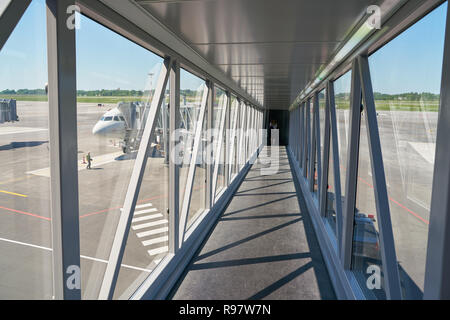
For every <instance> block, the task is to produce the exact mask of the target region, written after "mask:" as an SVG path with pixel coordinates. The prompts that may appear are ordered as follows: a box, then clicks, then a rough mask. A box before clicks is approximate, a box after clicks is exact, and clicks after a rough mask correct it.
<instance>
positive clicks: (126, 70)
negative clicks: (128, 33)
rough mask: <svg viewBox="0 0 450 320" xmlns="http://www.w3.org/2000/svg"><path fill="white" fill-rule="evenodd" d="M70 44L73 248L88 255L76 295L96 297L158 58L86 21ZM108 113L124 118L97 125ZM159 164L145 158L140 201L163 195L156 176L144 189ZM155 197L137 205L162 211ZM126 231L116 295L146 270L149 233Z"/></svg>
mask: <svg viewBox="0 0 450 320" xmlns="http://www.w3.org/2000/svg"><path fill="white" fill-rule="evenodd" d="M76 42H77V43H76V44H77V47H76V54H77V87H78V90H79V92H78V105H77V121H78V154H79V156H78V165H79V171H78V181H79V182H78V185H79V207H80V244H81V254H82V256H84V257H91V258H89V259H84V258H82V259H81V269H82V270H81V274H82V296H83V298H84V299H96V298H97V297H98V294H99V290H100V286H101V284H102V280H103V276H104V272H105V270H106V261H107V260H108V258H109V255H110V252H111V246H112V242H113V239H114V235H115V231H116V228H117V224H118V221H119V218H120V214H121V208H122V207H123V203H124V200H125V195H126V192H127V189H128V184H129V180H130V177H131V173H132V170H133V167H134V164H135V158H136V154H137V152H138V149H139V147H140V139H141V137H142V133H143V130H144V128H145V123H146V119H147V116H148V110H149V106H150V103H151V101H152V99H153V94H154V90H155V86H156V82H157V79H158V77H159V73H160V70H161V66H162V58H160V57H158V56H156V55H155V54H153V53H151V52H150V51H148V50H146V49H144V48H142V47H140V46H138V45H137V44H135V43H133V42H131V41H129V40H128V39H126V38H124V37H122V36H120V35H118V34H117V33H115V32H113V31H111V30H109V29H107V28H105V27H103V26H101V25H100V24H98V23H96V22H94V21H93V20H91V19H89V18H87V17H85V16H81V28H80V29H79V30H77V34H76ZM105 50H106V52H108V54H105ZM118 61H120V63H117V62H118ZM115 116H122V117H124V118H125V120H126V121H125V122H121V121H99V120H101V118H102V117H104V118H105V120H108V119H109V120H113V118H114V117H115ZM89 158H91V161H90V159H89ZM159 160H160V159H158V158H155V157H150V158H149V159H148V164H147V169H146V172H145V175H144V180H143V184H142V192H141V193H140V198H139V201H141V200H142V199H143V198H142V197H145V198H150V197H160V198H161V199H164V197H167V188H166V186H167V182H166V181H167V180H165V176H164V175H163V174H162V173H161V176H158V179H160V181H159V182H158V183H157V184H156V185H155V186H154V188H153V190H151V192H150V191H149V192H148V190H149V185H152V184H154V182H152V176H154V172H155V171H157V170H160V171H162V172H163V171H164V170H165V169H163V168H158V164H157V162H158V161H159ZM89 166H90V169H88V167H89ZM150 189H151V188H150ZM150 193H151V194H150ZM141 196H142V197H141ZM160 198H158V199H159V201H157V200H156V199H155V200H154V201H148V202H145V203H139V204H138V205H143V204H147V205H148V204H149V202H151V203H152V205H153V207H152V208H155V209H157V212H161V213H164V212H163V210H164V209H165V208H166V206H165V205H163V204H162V203H160V201H163V200H161V199H160ZM164 201H165V200H164ZM136 211H140V210H139V208H138V209H137V210H136ZM155 213H156V212H155ZM145 216H147V215H145ZM136 217H137V215H136ZM132 226H133V227H134V226H135V222H133V224H132ZM133 227H132V229H131V230H130V233H129V237H128V239H127V246H126V250H125V255H124V259H123V261H122V264H123V265H127V267H122V268H121V270H120V276H119V279H118V282H117V286H116V292H115V297H122V296H123V295H124V294H125V295H126V294H129V292H130V291H132V290H133V289H135V288H136V283H134V282H136V281H137V282H138V281H140V280H142V279H141V277H142V276H147V275H148V274H149V272H150V270H151V268H152V265H151V263H152V261H151V260H152V256H150V255H149V253H148V249H147V248H146V246H145V245H144V244H143V241H146V240H147V238H140V237H139V236H138V233H139V232H143V231H148V229H145V230H144V229H136V228H133Z"/></svg>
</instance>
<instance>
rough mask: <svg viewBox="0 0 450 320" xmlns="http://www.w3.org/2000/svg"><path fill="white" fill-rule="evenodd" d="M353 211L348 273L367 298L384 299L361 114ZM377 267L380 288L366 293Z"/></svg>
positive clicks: (370, 176) (362, 115)
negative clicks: (351, 243) (350, 268)
mask: <svg viewBox="0 0 450 320" xmlns="http://www.w3.org/2000/svg"><path fill="white" fill-rule="evenodd" d="M356 188H357V189H356V210H355V219H354V226H353V245H352V254H353V258H352V269H353V271H354V273H355V276H356V279H357V281H358V282H359V284H360V286H361V289H362V291H363V292H364V293H365V294H366V296H368V297H369V298H376V299H386V294H385V287H384V279H383V268H382V262H381V251H380V239H379V230H378V223H377V221H376V217H377V213H376V207H375V190H374V187H373V182H372V167H371V161H370V153H369V143H368V137H367V126H366V120H365V115H364V112H363V113H362V114H361V130H360V138H359V159H358V180H357V186H356ZM372 265H374V266H377V267H379V268H380V272H381V276H382V279H381V288H380V289H376V288H375V289H372V290H370V289H369V288H368V287H367V279H368V277H369V276H370V275H371V274H372V272H367V270H368V268H369V267H370V266H372Z"/></svg>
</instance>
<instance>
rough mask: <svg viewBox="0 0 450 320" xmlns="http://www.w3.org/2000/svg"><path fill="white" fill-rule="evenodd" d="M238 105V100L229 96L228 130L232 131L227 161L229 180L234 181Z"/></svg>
mask: <svg viewBox="0 0 450 320" xmlns="http://www.w3.org/2000/svg"><path fill="white" fill-rule="evenodd" d="M238 106H239V104H238V100H237V99H236V97H235V96H231V112H230V115H231V119H230V129H231V130H232V131H230V133H231V136H230V140H231V141H230V143H231V152H232V154H231V155H230V157H229V159H231V162H230V168H231V179H230V182H231V180H232V179H234V177H235V176H236V173H237V170H236V163H237V146H238V135H237V130H238V129H239V126H238V122H239V117H238V114H237V112H238V111H239V108H238Z"/></svg>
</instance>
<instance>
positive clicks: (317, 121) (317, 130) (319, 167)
mask: <svg viewBox="0 0 450 320" xmlns="http://www.w3.org/2000/svg"><path fill="white" fill-rule="evenodd" d="M319 94H320V91H316V94H315V98H314V99H315V104H316V109H315V115H314V118H315V135H316V142H315V147H316V152H315V156H316V159H318V160H317V200H318V203H320V189H321V183H322V182H321V179H320V178H321V176H322V152H321V148H320V105H319ZM314 165H315V164H314ZM315 176H316V174H314V177H315ZM313 180H314V179H313ZM313 188H314V186H313Z"/></svg>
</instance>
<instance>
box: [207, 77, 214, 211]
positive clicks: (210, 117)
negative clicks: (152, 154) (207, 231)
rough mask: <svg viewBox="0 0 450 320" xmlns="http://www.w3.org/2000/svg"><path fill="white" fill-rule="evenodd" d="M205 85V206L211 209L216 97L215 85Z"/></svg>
mask: <svg viewBox="0 0 450 320" xmlns="http://www.w3.org/2000/svg"><path fill="white" fill-rule="evenodd" d="M207 86H208V87H209V95H208V97H207V100H206V115H207V118H206V128H207V139H208V146H207V147H206V156H207V159H206V160H205V161H206V208H207V209H211V208H212V206H213V205H214V202H213V198H212V179H213V172H212V170H213V168H214V166H213V164H212V158H213V150H212V148H213V146H214V145H213V136H212V128H213V126H214V100H215V99H216V86H215V83H214V82H212V81H207Z"/></svg>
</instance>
